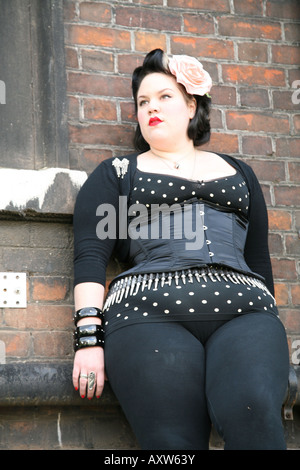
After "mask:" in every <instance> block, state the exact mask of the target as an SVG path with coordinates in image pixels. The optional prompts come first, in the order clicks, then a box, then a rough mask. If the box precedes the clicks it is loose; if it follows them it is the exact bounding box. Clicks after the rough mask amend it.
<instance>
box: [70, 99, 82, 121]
mask: <svg viewBox="0 0 300 470" xmlns="http://www.w3.org/2000/svg"><path fill="white" fill-rule="evenodd" d="M68 104H69V109H68V114H69V117H71V118H75V119H79V116H80V103H79V99H78V98H76V97H75V96H69V97H68Z"/></svg>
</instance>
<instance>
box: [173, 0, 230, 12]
mask: <svg viewBox="0 0 300 470" xmlns="http://www.w3.org/2000/svg"><path fill="white" fill-rule="evenodd" d="M168 6H169V7H175V8H193V9H195V10H210V11H223V12H230V6H229V1H228V0H210V2H207V0H168Z"/></svg>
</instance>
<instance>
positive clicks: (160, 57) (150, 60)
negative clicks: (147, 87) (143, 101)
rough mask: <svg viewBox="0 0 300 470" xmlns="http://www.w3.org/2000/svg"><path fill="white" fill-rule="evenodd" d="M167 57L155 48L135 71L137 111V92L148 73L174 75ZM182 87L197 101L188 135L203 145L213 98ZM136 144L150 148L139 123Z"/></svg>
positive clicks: (135, 137)
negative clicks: (189, 91)
mask: <svg viewBox="0 0 300 470" xmlns="http://www.w3.org/2000/svg"><path fill="white" fill-rule="evenodd" d="M165 57H166V56H165V53H164V52H163V51H162V50H161V49H154V50H153V51H151V52H149V53H148V54H147V55H146V57H145V59H144V62H143V65H141V66H139V67H137V68H136V69H135V70H134V71H133V74H132V83H131V85H132V93H133V98H134V104H135V111H136V112H137V93H138V90H139V87H140V85H141V83H142V80H143V79H144V78H145V77H146V76H147V75H149V74H150V73H164V74H166V75H171V76H172V77H173V76H174V75H172V74H171V72H170V70H169V68H168V66H167V63H166V60H165ZM180 87H181V89H182V92H183V93H184V94H185V96H187V97H189V98H192V97H194V99H195V100H196V103H197V107H196V112H195V116H194V117H193V118H192V119H191V120H190V122H189V125H188V130H187V133H188V137H189V138H190V139H192V140H193V142H194V145H195V146H196V147H199V146H200V145H203V144H205V143H206V142H208V141H209V139H210V119H209V112H210V104H211V98H209V97H208V96H207V95H204V96H200V95H189V94H188V93H187V92H186V90H185V88H184V86H183V85H180ZM134 146H135V148H136V149H137V150H139V151H141V152H145V151H147V150H149V148H150V146H149V144H148V142H146V141H145V139H144V137H143V136H142V133H141V129H140V126H139V124H138V125H137V128H136V131H135V136H134Z"/></svg>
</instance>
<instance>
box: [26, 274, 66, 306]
mask: <svg viewBox="0 0 300 470" xmlns="http://www.w3.org/2000/svg"><path fill="white" fill-rule="evenodd" d="M68 292H69V280H68V279H67V278H65V277H34V278H32V300H37V301H61V300H64V299H65V298H66V296H67V294H68Z"/></svg>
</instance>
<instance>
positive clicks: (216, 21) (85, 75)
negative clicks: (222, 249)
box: [65, 0, 300, 351]
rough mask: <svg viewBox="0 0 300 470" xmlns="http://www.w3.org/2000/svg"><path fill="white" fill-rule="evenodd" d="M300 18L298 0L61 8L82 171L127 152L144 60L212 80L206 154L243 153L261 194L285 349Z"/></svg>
mask: <svg viewBox="0 0 300 470" xmlns="http://www.w3.org/2000/svg"><path fill="white" fill-rule="evenodd" d="M299 19H300V4H299V2H298V1H297V0H285V1H283V0H212V1H210V2H207V1H205V0H141V1H138V0H132V1H105V2H104V1H93V2H89V1H72V0H66V1H65V43H66V58H67V77H68V97H69V131H70V155H71V164H72V165H73V168H74V169H83V170H86V171H87V172H90V171H91V170H92V169H93V168H94V167H95V166H96V165H97V164H98V163H99V162H100V161H101V160H103V159H105V158H107V157H110V156H114V155H122V154H124V153H126V152H128V151H131V150H132V143H131V142H132V140H131V139H132V136H133V128H134V123H135V118H134V111H133V105H132V101H131V91H130V77H131V72H132V70H133V68H134V67H135V66H136V65H139V64H140V63H141V61H142V59H143V57H144V55H145V53H147V52H148V51H149V50H151V49H153V48H155V47H161V48H163V49H164V50H165V51H166V52H167V53H169V54H189V55H192V56H196V57H197V58H199V60H200V61H201V62H202V63H203V64H204V66H205V68H206V69H207V70H208V71H209V72H210V74H211V76H212V79H213V84H214V86H213V89H212V91H211V95H212V101H213V109H212V119H211V124H212V130H213V132H212V137H211V141H210V143H209V145H208V146H206V148H207V149H209V150H212V151H217V152H218V151H219V152H225V153H229V154H231V155H234V156H238V157H242V158H243V159H244V160H245V161H247V162H248V163H249V164H250V165H251V166H252V167H253V169H254V170H255V172H256V174H257V176H258V178H259V180H260V182H261V185H262V188H263V191H264V194H265V198H266V202H267V205H268V210H269V223H270V250H271V255H272V264H273V269H274V276H275V280H276V298H277V302H278V305H279V307H280V313H281V317H282V319H283V321H284V322H285V325H286V328H287V331H288V333H289V336H290V338H291V351H292V341H293V340H294V339H297V338H299V339H300V320H299V318H300V316H299V305H300V286H299V282H298V281H299V269H300V267H299V254H300V243H299V230H300V206H299V205H300V184H299V183H300V163H299V153H300V151H299V142H300V140H299V129H300V107H299V97H298V94H297V88H299V87H300V82H297V80H300V71H299V63H300V60H299V59H300V51H299V47H298V46H299V39H300V28H299ZM295 82H296V83H295ZM294 344H295V343H294Z"/></svg>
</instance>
